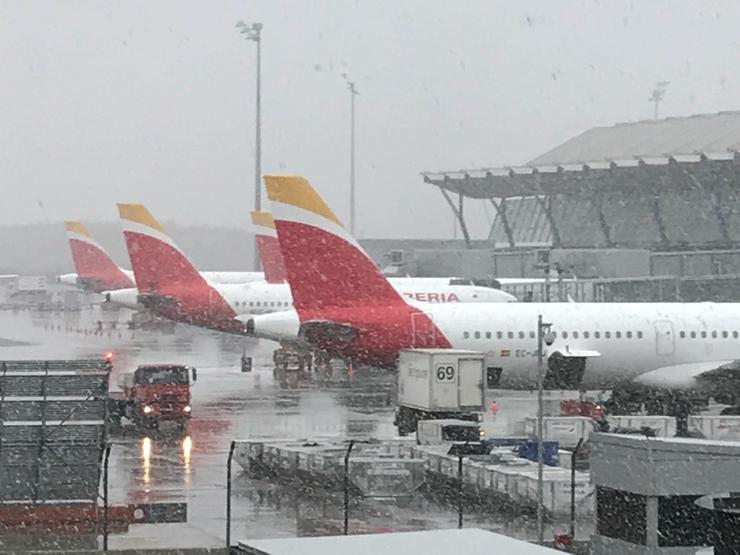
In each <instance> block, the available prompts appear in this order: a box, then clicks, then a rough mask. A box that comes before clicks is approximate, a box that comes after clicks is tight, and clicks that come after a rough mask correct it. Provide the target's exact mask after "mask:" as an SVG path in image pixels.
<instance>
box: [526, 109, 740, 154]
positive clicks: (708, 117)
mask: <svg viewBox="0 0 740 555" xmlns="http://www.w3.org/2000/svg"><path fill="white" fill-rule="evenodd" d="M737 151H740V111H736V112H720V113H718V114H700V115H694V116H689V117H680V118H666V119H661V120H644V121H638V122H635V123H618V124H616V125H613V126H611V127H594V128H592V129H589V130H588V131H586V132H584V133H581V134H580V135H578V136H576V137H573V138H572V139H570V140H568V141H566V142H564V143H563V144H561V145H559V146H556V147H555V148H553V149H552V150H549V151H547V152H545V153H544V154H541V155H540V156H538V157H537V158H535V159H534V160H532V161H530V162H529V163H527V165H528V166H558V165H570V164H585V163H588V162H598V161H612V160H629V159H637V160H639V159H645V158H648V159H649V158H662V157H668V156H676V155H679V156H680V155H682V154H707V153H723V152H737Z"/></svg>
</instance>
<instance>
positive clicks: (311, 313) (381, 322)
mask: <svg viewBox="0 0 740 555" xmlns="http://www.w3.org/2000/svg"><path fill="white" fill-rule="evenodd" d="M265 183H266V190H267V194H268V197H269V198H270V200H272V205H273V217H274V218H275V225H276V228H277V231H278V239H279V242H280V247H281V251H282V254H283V259H284V261H285V266H286V269H287V275H288V280H289V283H290V286H291V289H292V292H293V298H294V301H295V302H294V309H293V310H289V311H284V312H281V313H275V314H268V315H263V316H254V317H251V318H243V319H244V321H245V323H246V326H247V329H248V331H250V332H253V333H255V334H257V335H263V336H272V337H282V338H288V337H294V338H295V337H302V338H304V339H306V340H308V341H309V342H311V343H313V344H314V345H315V346H316V347H318V348H321V349H324V350H326V351H328V352H329V353H330V354H332V355H334V356H339V357H344V358H348V359H351V360H355V361H363V362H368V363H371V364H376V365H382V366H387V367H392V366H394V365H395V363H396V360H397V357H398V351H399V350H401V349H405V348H411V347H417V348H424V347H434V348H455V349H472V350H476V351H482V352H485V353H488V355H489V357H488V366H489V367H491V368H492V369H493V373H494V377H497V378H498V385H499V386H502V387H517V388H521V387H524V388H530V387H532V386H533V385H534V383H535V378H536V367H537V364H536V356H537V333H536V332H537V317H538V315H540V314H541V315H542V316H543V318H544V320H545V321H546V322H548V323H550V324H552V331H553V336H554V337H553V342H552V344H551V345H550V346H548V348H547V351H546V353H545V355H546V357H547V374H546V380H545V381H546V383H547V384H548V386H549V387H556V388H568V389H575V388H577V387H610V386H613V385H615V384H616V383H618V382H622V381H625V380H630V379H634V378H639V380H640V381H641V382H643V383H646V384H650V385H655V386H666V387H667V386H670V387H683V388H686V387H696V386H700V385H702V384H709V383H714V384H716V383H718V382H722V381H723V380H726V379H727V378H728V376H729V378H731V379H736V378H737V377H740V370H738V366H740V365H738V364H737V361H738V360H740V338H739V337H738V334H740V305H739V304H736V303H732V304H730V303H726V304H712V303H582V304H576V303H516V304H508V303H500V304H487V303H481V304H447V303H440V304H431V303H418V302H413V301H410V300H408V299H406V298H404V297H403V295H400V294H399V293H398V291H396V290H395V289H394V288H393V287H392V286H391V285H390V284H389V282H388V281H387V280H386V278H385V277H384V276H383V275H382V274H381V273H380V271H379V270H378V269H377V268H376V266H375V264H373V262H372V260H370V258H369V257H368V256H367V254H366V253H365V252H364V251H363V250H362V248H361V247H360V246H359V245H358V244H357V242H356V241H355V240H354V239H353V238H352V237H351V236H350V235H349V234H348V233H347V231H346V230H345V229H344V227H342V226H341V224H340V223H339V220H338V219H337V217H336V216H335V215H334V213H333V212H332V211H331V209H330V208H329V207H328V206H327V205H326V203H324V201H323V200H322V199H321V198H320V196H319V195H318V193H317V192H316V191H315V190H314V189H313V188H312V187H311V185H310V184H309V183H308V182H307V181H306V180H305V179H303V178H302V177H300V176H266V177H265ZM307 244H308V245H312V247H311V248H306V245H307ZM337 256H339V257H340V258H341V259H342V260H344V261H346V264H345V265H337V263H336V260H337ZM347 268H351V272H349V273H348V271H347ZM358 291H361V292H362V294H361V295H360V294H358V293H357V292H358ZM736 381H737V380H736Z"/></svg>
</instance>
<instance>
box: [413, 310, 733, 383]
mask: <svg viewBox="0 0 740 555" xmlns="http://www.w3.org/2000/svg"><path fill="white" fill-rule="evenodd" d="M417 306H419V305H417ZM423 310H424V312H426V313H427V314H428V315H429V316H430V317H431V318H432V320H433V321H434V323H435V325H436V326H437V328H438V329H439V330H440V331H441V332H442V333H443V334H444V336H445V337H446V338H447V339H448V340H449V342H450V344H451V346H452V347H453V348H456V349H471V350H475V351H481V352H486V353H489V354H490V355H491V359H492V360H494V361H495V365H496V366H498V367H501V368H502V374H501V377H502V381H501V385H502V387H507V386H509V385H511V384H512V381H514V380H521V379H524V380H526V381H528V382H529V383H532V384H534V383H536V377H537V318H538V315H540V314H541V315H542V318H543V321H544V322H546V323H550V324H552V331H553V332H554V334H555V341H554V342H553V344H552V345H550V346H546V348H545V356H546V357H547V356H549V355H550V354H552V353H555V352H560V353H562V354H563V355H565V356H568V354H569V353H570V354H575V353H582V354H584V355H585V358H586V368H585V373H584V375H583V385H584V386H585V387H610V386H612V385H614V383H615V382H618V381H623V380H631V379H633V378H635V377H637V376H638V375H641V374H644V373H646V372H648V371H651V370H655V369H659V368H664V367H671V366H677V365H681V364H688V363H697V362H704V361H706V362H728V361H731V360H735V359H740V338H739V337H740V305H738V304H735V303H732V304H731V303H717V304H715V303H580V304H579V303H542V304H529V303H517V304H516V305H498V306H491V305H477V306H463V305H459V306H449V305H435V306H427V307H424V308H423ZM499 334H501V336H500V337H499ZM489 335H490V337H489ZM589 355H593V356H589Z"/></svg>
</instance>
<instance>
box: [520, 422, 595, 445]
mask: <svg viewBox="0 0 740 555" xmlns="http://www.w3.org/2000/svg"><path fill="white" fill-rule="evenodd" d="M543 420H544V421H543V435H544V439H545V441H557V442H558V443H559V444H560V445H562V446H564V447H575V446H576V444H577V443H578V440H579V439H583V441H586V440H587V439H588V436H589V434H590V433H591V431H592V430H593V423H592V421H591V419H590V418H586V417H584V416H546V417H545V418H544V419H543ZM524 431H525V433H526V435H527V436H529V437H531V438H536V437H537V419H536V418H533V417H527V418H525V420H524Z"/></svg>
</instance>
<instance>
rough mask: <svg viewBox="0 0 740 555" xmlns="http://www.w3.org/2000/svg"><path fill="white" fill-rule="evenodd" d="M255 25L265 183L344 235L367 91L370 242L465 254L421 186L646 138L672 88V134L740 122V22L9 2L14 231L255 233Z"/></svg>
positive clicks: (554, 12)
mask: <svg viewBox="0 0 740 555" xmlns="http://www.w3.org/2000/svg"><path fill="white" fill-rule="evenodd" d="M238 19H244V20H246V21H262V22H263V23H264V32H263V68H264V72H263V91H264V112H263V114H264V116H263V118H264V135H263V151H264V157H263V170H264V172H290V173H303V174H305V175H306V176H307V177H308V178H309V179H310V180H311V182H312V183H313V184H314V185H315V186H316V187H317V188H318V189H319V190H320V191H321V192H322V193H323V194H324V195H325V196H326V197H327V199H328V200H329V202H330V204H331V205H332V206H333V207H334V208H335V211H336V212H337V213H338V215H339V216H340V218H342V219H344V220H345V221H346V219H347V214H348V204H347V202H348V193H347V187H348V161H347V156H348V129H349V122H348V113H349V93H348V92H347V90H346V88H345V85H344V84H343V81H342V79H341V77H340V74H341V73H342V72H344V71H347V72H349V73H350V74H351V76H353V78H354V79H355V80H356V81H357V86H358V89H359V90H360V93H361V95H360V96H359V98H358V104H357V109H358V119H357V125H358V169H357V182H358V223H357V229H358V234H359V235H360V236H361V237H422V238H424V237H430V238H437V237H440V238H441V237H444V238H449V237H450V236H451V230H452V218H451V215H450V212H449V209H448V208H447V206H446V205H445V203H444V201H443V199H442V197H441V195H440V194H439V192H437V191H436V190H434V189H432V188H431V187H429V186H427V185H424V184H423V183H422V180H421V178H420V177H419V172H420V171H422V170H439V169H459V168H469V167H481V166H495V165H505V164H517V163H522V162H525V161H527V160H529V159H531V158H533V157H535V156H536V155H538V154H540V153H541V152H543V151H545V150H547V149H549V148H551V147H553V146H555V145H556V144H558V143H559V142H561V141H563V140H565V139H567V138H569V137H571V136H573V135H575V134H577V133H580V132H581V131H583V130H585V129H587V128H588V127H592V126H595V125H609V124H612V123H614V122H617V121H628V120H637V119H643V118H646V117H650V116H651V115H652V108H651V106H650V104H649V103H648V101H647V98H648V96H649V94H650V89H651V88H652V86H653V85H654V83H655V82H656V81H660V80H666V81H670V82H671V84H670V86H669V89H668V93H667V95H666V98H665V101H664V103H663V105H662V114H664V115H686V114H690V113H696V112H714V111H719V110H731V109H737V108H740V101H739V100H740V98H739V97H740V74H739V73H738V67H739V63H740V35H739V34H738V32H737V24H738V22H739V21H740V3H738V2H735V1H727V2H710V1H704V2H688V1H687V2H681V1H654V2H642V1H634V2H617V1H603V2H598V1H597V2H593V1H591V2H585V1H583V2H576V1H561V2H552V1H541V2H515V1H513V0H510V1H508V2H494V1H489V0H480V1H472V0H471V1H467V2H450V1H447V2H443V1H431V0H401V1H397V0H387V1H370V0H368V1H357V2H351V1H339V0H336V1H313V2H298V1H277V0H266V1H226V0H223V1H202V2H193V1H189V2H188V1H182V0H176V1H174V0H173V1H164V0H158V1H154V2H152V1H150V0H146V1H132V0H126V1H123V0H118V1H110V0H90V1H27V0H0V71H1V72H2V86H1V87H0V190H2V194H3V195H2V202H1V203H0V222H1V223H25V222H32V221H39V220H52V221H54V220H61V219H64V218H79V219H83V220H93V221H101V220H115V206H114V203H115V202H116V201H119V200H127V201H141V202H144V203H146V204H148V205H149V206H150V207H151V209H152V211H153V212H154V213H155V215H157V216H158V217H160V218H161V219H163V220H174V221H177V222H180V223H183V224H187V223H197V224H214V225H215V224H221V225H229V226H231V225H237V226H239V227H247V223H246V222H247V218H248V211H249V209H250V208H251V205H252V198H253V189H252V186H253V185H252V182H253V167H254V166H253V161H254V158H253V147H254V139H253V136H254V132H253V129H254V127H253V121H254V120H253V118H254V60H255V48H254V44H253V43H247V42H245V41H244V40H243V39H242V38H241V36H240V35H239V34H238V33H237V30H236V29H235V28H234V24H235V22H236V21H237V20H238ZM38 201H41V202H42V203H43V207H41V206H39V203H38ZM473 216H474V220H475V222H476V224H475V225H474V226H473V230H474V233H475V235H476V236H477V237H481V236H483V235H484V233H485V231H486V225H485V224H486V214H485V213H484V211H483V209H482V208H480V207H478V208H476V209H475V210H474V214H473Z"/></svg>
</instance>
